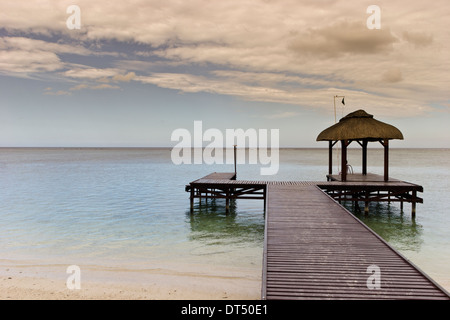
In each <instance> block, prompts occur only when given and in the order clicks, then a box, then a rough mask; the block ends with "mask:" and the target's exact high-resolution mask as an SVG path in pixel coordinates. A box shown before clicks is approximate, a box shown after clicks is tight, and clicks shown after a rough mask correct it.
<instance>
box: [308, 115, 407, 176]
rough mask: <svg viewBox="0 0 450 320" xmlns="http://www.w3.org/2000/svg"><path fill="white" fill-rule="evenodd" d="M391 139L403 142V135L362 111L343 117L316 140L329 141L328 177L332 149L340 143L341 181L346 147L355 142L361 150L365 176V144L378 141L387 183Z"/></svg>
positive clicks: (345, 162)
mask: <svg viewBox="0 0 450 320" xmlns="http://www.w3.org/2000/svg"><path fill="white" fill-rule="evenodd" d="M391 139H401V140H403V134H402V133H401V132H400V130H398V129H397V128H396V127H394V126H392V125H390V124H387V123H384V122H381V121H378V120H376V119H374V118H373V115H371V114H368V113H367V112H365V111H364V110H357V111H355V112H352V113H349V114H348V115H346V116H345V117H343V118H342V119H341V120H339V122H338V123H336V124H335V125H333V126H331V127H329V128H327V129H325V130H323V131H322V132H321V133H320V134H319V135H318V136H317V139H316V140H317V141H329V169H328V173H329V175H331V174H332V148H333V146H334V145H335V144H336V143H337V142H338V141H341V143H342V166H341V168H344V169H342V172H341V181H346V180H347V147H348V145H349V144H350V143H351V142H353V141H356V142H358V143H359V144H360V145H361V147H362V148H363V160H362V167H363V170H362V171H363V172H362V174H363V175H367V143H368V142H369V141H379V142H380V143H381V144H382V145H383V147H384V181H388V180H389V176H388V161H389V140H391Z"/></svg>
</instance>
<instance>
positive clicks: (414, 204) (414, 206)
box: [411, 191, 417, 218]
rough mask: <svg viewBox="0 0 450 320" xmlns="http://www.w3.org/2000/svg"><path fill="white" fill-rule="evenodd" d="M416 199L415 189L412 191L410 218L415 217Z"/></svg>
mask: <svg viewBox="0 0 450 320" xmlns="http://www.w3.org/2000/svg"><path fill="white" fill-rule="evenodd" d="M416 199H417V191H413V192H412V197H411V217H412V218H415V217H416Z"/></svg>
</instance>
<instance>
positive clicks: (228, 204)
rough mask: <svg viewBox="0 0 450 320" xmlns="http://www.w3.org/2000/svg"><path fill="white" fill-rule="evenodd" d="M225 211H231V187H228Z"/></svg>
mask: <svg viewBox="0 0 450 320" xmlns="http://www.w3.org/2000/svg"><path fill="white" fill-rule="evenodd" d="M225 195H226V196H225V212H226V213H229V212H230V189H227V191H226V193H225Z"/></svg>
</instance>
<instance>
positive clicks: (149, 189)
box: [0, 148, 450, 289]
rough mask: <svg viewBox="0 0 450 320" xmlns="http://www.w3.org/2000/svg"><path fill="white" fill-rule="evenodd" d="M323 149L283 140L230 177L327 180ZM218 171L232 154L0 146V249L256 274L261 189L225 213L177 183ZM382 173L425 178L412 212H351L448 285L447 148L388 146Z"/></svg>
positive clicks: (355, 155)
mask: <svg viewBox="0 0 450 320" xmlns="http://www.w3.org/2000/svg"><path fill="white" fill-rule="evenodd" d="M334 158H335V159H336V160H334V161H335V163H338V161H337V154H336V155H335V157H334ZM327 161H328V151H327V150H326V149H281V150H280V165H279V172H278V174H276V175H274V176H261V175H260V168H261V166H260V165H250V164H240V165H238V168H237V172H238V179H248V180H310V181H324V180H326V178H325V175H326V173H327V170H328V164H327ZM360 162H361V154H360V150H359V149H350V150H349V163H350V164H351V165H352V166H353V168H354V170H355V171H356V172H360V171H361V169H360ZM337 170H338V168H337V167H336V166H335V167H334V171H337ZM215 171H216V172H232V171H234V165H233V164H224V165H217V164H215V165H207V164H198V165H193V164H192V165H186V164H185V165H174V164H173V163H172V161H171V150H170V149H152V148H149V149H74V148H68V149H63V148H57V149H56V148H55V149H20V148H19V149H6V148H4V149H0V261H3V262H5V261H6V262H11V261H18V262H20V261H32V263H33V264H37V265H39V264H42V265H45V264H63V265H67V266H68V265H72V264H77V265H95V266H104V267H111V266H113V267H114V266H120V267H125V268H128V267H129V268H166V267H167V268H172V269H175V270H176V269H177V268H179V269H183V268H184V266H186V265H189V266H191V267H192V266H194V269H195V266H201V267H202V268H206V269H209V270H212V271H214V270H216V269H217V270H220V268H222V267H224V266H227V267H230V268H234V269H236V270H239V269H243V270H246V272H250V273H254V274H255V277H258V276H260V274H261V265H262V250H263V240H264V210H263V203H262V201H260V200H237V201H235V202H233V203H232V208H231V213H230V214H226V212H225V202H224V201H222V200H209V201H208V202H207V203H206V202H205V201H203V202H202V203H201V204H199V203H198V202H197V200H196V202H195V208H194V212H193V214H190V208H189V194H188V193H186V192H185V189H184V188H185V185H186V184H188V183H189V182H190V181H193V180H195V179H198V178H200V177H202V176H205V175H207V174H209V173H211V172H215ZM368 171H369V172H372V173H378V174H382V172H383V151H382V150H381V149H369V154H368ZM390 176H391V177H394V178H397V179H401V180H405V181H409V182H412V183H417V184H420V185H422V186H423V187H424V193H423V194H419V196H422V197H423V198H424V203H423V204H418V205H417V215H416V218H415V219H412V218H411V207H410V205H409V204H405V206H404V211H403V212H402V211H401V210H400V207H399V204H397V203H391V204H387V203H381V204H371V207H370V214H369V215H367V216H366V215H364V214H358V213H355V214H356V215H357V217H358V218H360V219H361V220H362V221H363V222H364V223H366V224H367V225H368V226H369V227H370V228H372V229H373V230H374V231H375V232H377V233H378V234H379V235H380V236H381V237H383V238H384V239H385V240H386V241H387V242H389V243H390V244H391V245H392V246H393V247H394V248H396V249H397V250H399V251H400V252H401V253H402V254H403V255H404V256H406V257H407V258H408V259H410V260H411V261H412V262H413V263H414V264H416V265H417V266H418V267H419V268H421V269H422V270H423V271H425V272H426V273H427V274H429V275H430V276H431V277H432V278H433V279H435V280H436V281H437V282H439V283H441V284H442V285H443V286H444V287H446V288H447V289H448V288H449V284H450V233H449V230H450V212H449V207H450V197H449V196H448V192H449V191H450V150H449V149H392V150H390ZM347 207H348V208H349V210H352V206H351V205H350V204H347Z"/></svg>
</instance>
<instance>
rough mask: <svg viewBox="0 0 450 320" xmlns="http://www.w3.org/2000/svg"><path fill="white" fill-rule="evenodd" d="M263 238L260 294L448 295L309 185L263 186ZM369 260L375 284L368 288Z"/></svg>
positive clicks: (278, 296)
mask: <svg viewBox="0 0 450 320" xmlns="http://www.w3.org/2000/svg"><path fill="white" fill-rule="evenodd" d="M264 239H265V240H264V258H263V260H264V262H263V281H262V298H263V299H449V296H448V294H447V293H446V292H445V290H443V289H442V288H441V287H439V286H438V285H437V284H436V283H435V282H434V281H432V280H431V279H429V278H428V277H427V276H426V275H425V274H424V273H422V272H421V271H420V270H419V269H418V268H416V267H415V266H414V265H412V263H411V262H409V261H408V260H406V259H405V258H404V257H402V256H401V255H400V254H399V253H398V252H396V251H395V250H394V249H393V248H391V247H390V246H389V245H388V244H387V243H386V242H385V241H384V240H382V239H381V238H380V237H379V236H377V235H376V234H375V233H374V232H372V231H371V230H370V229H369V228H367V227H366V226H365V225H364V224H363V223H361V222H360V221H359V220H358V219H357V218H355V217H354V216H353V215H352V214H351V213H350V212H348V211H347V210H346V209H344V208H343V207H342V206H340V205H339V204H338V203H336V202H335V201H333V199H331V198H330V197H329V196H328V195H326V194H325V193H324V192H323V191H321V190H320V189H319V188H318V187H316V186H313V185H275V184H272V185H269V186H268V190H267V201H266V228H265V237H264ZM371 266H376V267H378V268H379V271H380V273H379V275H380V277H379V279H380V280H381V281H380V283H379V289H369V287H374V286H375V285H374V282H372V281H370V279H369V277H371V276H373V274H372V273H371V272H370V269H369V272H368V268H370V267H371ZM368 279H369V287H368V285H367V281H368Z"/></svg>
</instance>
